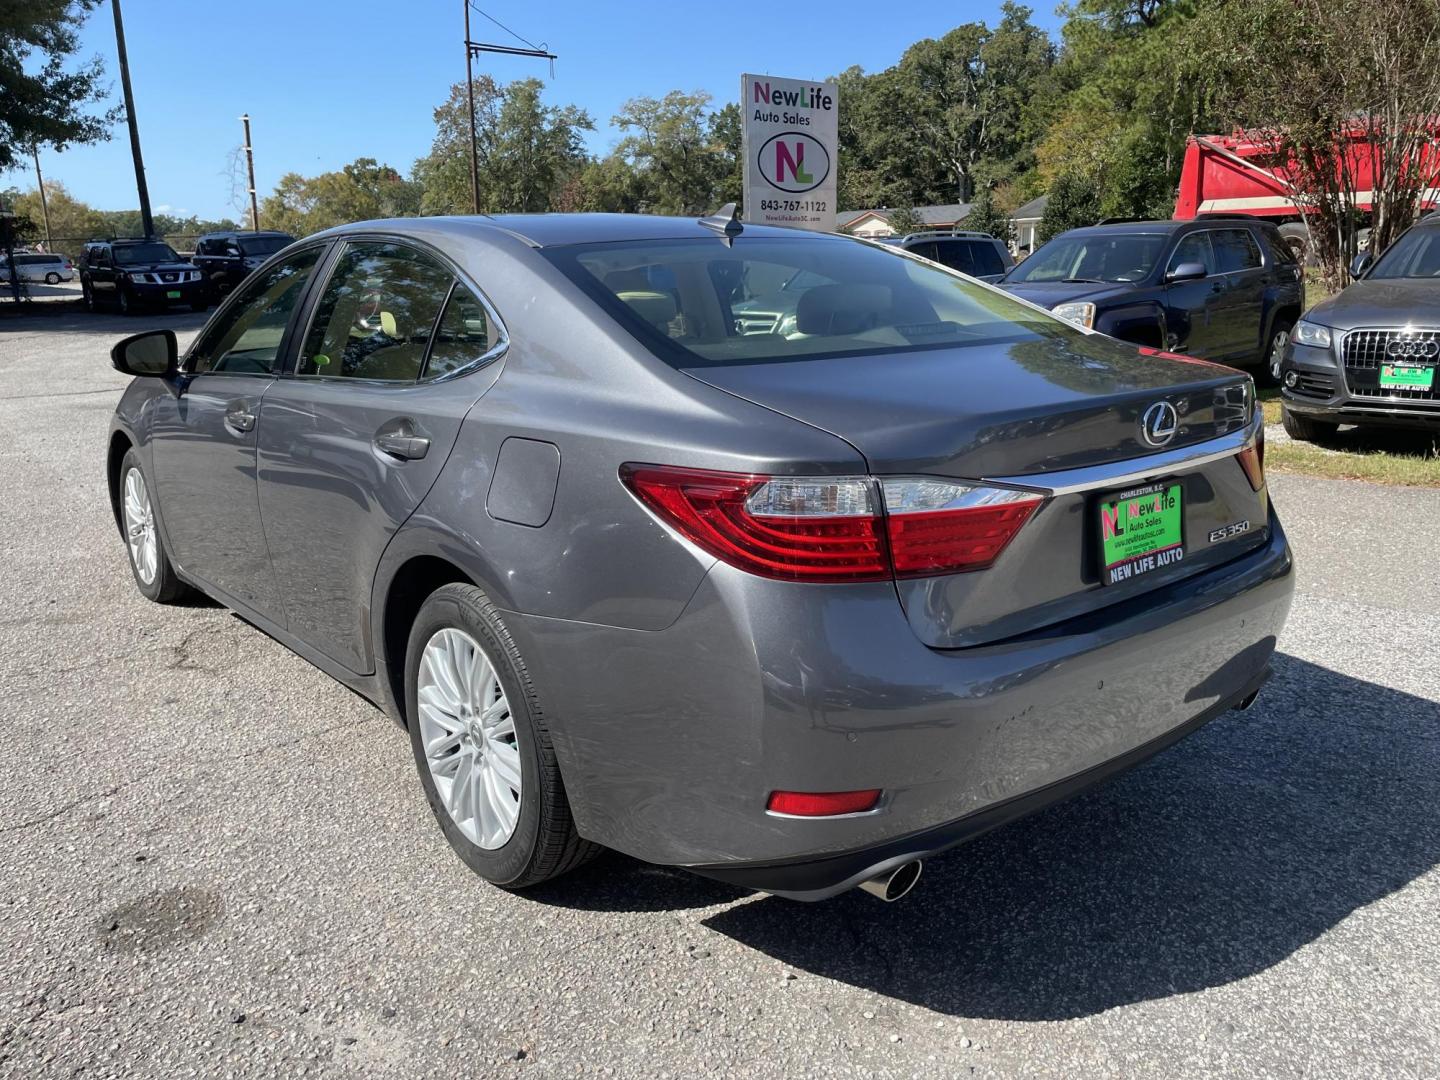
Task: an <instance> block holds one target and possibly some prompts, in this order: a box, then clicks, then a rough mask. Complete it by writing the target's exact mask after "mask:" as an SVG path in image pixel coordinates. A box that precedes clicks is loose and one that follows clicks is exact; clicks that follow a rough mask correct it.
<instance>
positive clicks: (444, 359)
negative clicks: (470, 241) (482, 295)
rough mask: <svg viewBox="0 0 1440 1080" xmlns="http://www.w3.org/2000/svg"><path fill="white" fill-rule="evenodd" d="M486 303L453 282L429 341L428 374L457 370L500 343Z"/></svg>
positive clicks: (435, 374) (431, 375) (426, 371)
mask: <svg viewBox="0 0 1440 1080" xmlns="http://www.w3.org/2000/svg"><path fill="white" fill-rule="evenodd" d="M499 340H500V338H499V334H498V333H497V332H496V330H495V327H494V326H493V325H491V322H490V316H489V314H488V313H487V312H486V310H485V305H484V304H482V303H480V301H479V299H478V298H477V297H476V296H475V294H474V293H472V292H471V291H470V290H469V289H467V288H466V287H465V286H464V285H460V284H458V283H457V284H456V286H455V288H454V290H453V291H452V292H451V293H450V299H449V300H448V301H447V302H446V304H445V312H444V314H442V315H441V316H440V325H439V327H437V328H436V331H435V340H434V342H433V343H432V344H431V345H430V362H429V363H428V364H426V365H425V374H426V376H427V377H429V378H435V377H437V376H440V375H445V374H447V373H449V372H451V371H458V370H459V369H460V368H463V367H465V366H466V365H467V364H473V363H474V362H475V361H476V360H478V359H480V357H482V356H484V355H485V354H486V353H487V352H489V351H490V350H491V349H493V348H494V347H495V346H496V345H497V344H498V343H499Z"/></svg>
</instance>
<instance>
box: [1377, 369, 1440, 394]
mask: <svg viewBox="0 0 1440 1080" xmlns="http://www.w3.org/2000/svg"><path fill="white" fill-rule="evenodd" d="M1435 371H1436V367H1435V365H1434V364H1381V365H1380V389H1382V390H1430V389H1432V388H1433V387H1434V386H1435Z"/></svg>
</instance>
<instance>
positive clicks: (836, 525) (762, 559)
mask: <svg viewBox="0 0 1440 1080" xmlns="http://www.w3.org/2000/svg"><path fill="white" fill-rule="evenodd" d="M620 477H621V479H622V480H623V481H624V483H625V484H626V486H628V487H629V488H630V490H631V491H633V492H635V494H636V495H637V496H639V498H640V500H641V501H642V502H643V503H645V505H646V506H648V507H650V509H651V510H653V511H655V512H656V513H657V514H659V515H660V516H661V517H662V518H663V519H664V520H665V521H666V522H667V523H668V524H670V525H672V526H673V527H675V528H676V529H678V530H679V531H680V532H681V533H682V534H683V535H684V536H686V537H687V538H688V539H689V540H691V541H692V542H694V543H695V544H697V545H699V546H700V547H701V548H703V549H704V550H706V551H708V552H709V553H710V554H712V555H714V556H716V557H717V558H720V559H723V560H724V561H725V562H727V563H729V564H730V565H732V566H736V567H739V568H740V569H742V570H748V571H750V572H751V573H755V574H760V575H763V576H765V577H773V578H783V579H786V580H791V581H879V580H883V579H886V578H889V577H890V576H891V575H892V574H893V575H895V576H897V577H928V576H932V575H937V574H954V573H962V572H964V571H968V570H983V569H984V568H985V567H987V566H989V565H991V564H992V563H993V562H994V561H995V560H996V558H998V557H999V555H1000V553H1001V552H1002V551H1003V550H1004V549H1005V546H1006V545H1007V544H1008V543H1009V542H1010V541H1011V539H1013V538H1014V536H1015V534H1016V533H1017V532H1019V531H1020V528H1021V526H1023V525H1024V524H1025V522H1026V521H1028V520H1029V518H1030V515H1031V514H1033V513H1034V512H1035V510H1036V508H1037V507H1039V505H1040V503H1041V502H1042V501H1043V500H1042V499H1041V497H1040V496H1039V495H1036V494H1034V493H1033V492H1026V491H1016V490H1014V489H1011V488H996V487H989V486H986V485H976V484H968V483H963V482H960V481H955V480H945V479H942V478H939V477H886V478H883V479H879V480H877V479H874V478H871V477H867V476H835V477H825V476H818V477H787V476H764V475H757V474H753V473H726V472H714V471H710V470H704V469H684V468H677V467H673V466H666V465H633V464H632V465H625V466H623V467H622V468H621V470H620Z"/></svg>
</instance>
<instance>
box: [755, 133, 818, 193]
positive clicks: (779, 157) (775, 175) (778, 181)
mask: <svg viewBox="0 0 1440 1080" xmlns="http://www.w3.org/2000/svg"><path fill="white" fill-rule="evenodd" d="M758 164H759V166H760V175H761V176H763V177H764V178H765V182H766V183H767V184H769V185H770V186H771V187H773V188H776V189H777V190H779V191H787V192H790V193H792V194H794V193H798V192H801V191H809V190H811V189H812V188H817V187H819V186H820V185H821V184H823V183H824V182H825V178H826V177H827V176H829V175H830V154H829V153H828V152H827V151H826V149H825V145H824V144H823V143H821V142H820V141H819V140H818V139H815V138H812V137H811V136H809V135H806V134H805V133H804V132H800V131H782V132H780V134H778V135H772V136H771V137H770V138H769V139H766V140H765V143H764V145H763V146H761V147H760V154H759V161H758Z"/></svg>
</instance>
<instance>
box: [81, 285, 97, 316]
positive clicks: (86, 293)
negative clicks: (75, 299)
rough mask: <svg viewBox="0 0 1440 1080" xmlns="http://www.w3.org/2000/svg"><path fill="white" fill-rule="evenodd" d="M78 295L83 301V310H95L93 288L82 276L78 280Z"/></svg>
mask: <svg viewBox="0 0 1440 1080" xmlns="http://www.w3.org/2000/svg"><path fill="white" fill-rule="evenodd" d="M80 296H81V298H82V299H83V300H84V301H85V310H86V311H94V310H95V290H94V289H92V288H91V287H90V282H88V281H85V280H84V279H83V278H82V279H81V281H80Z"/></svg>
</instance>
